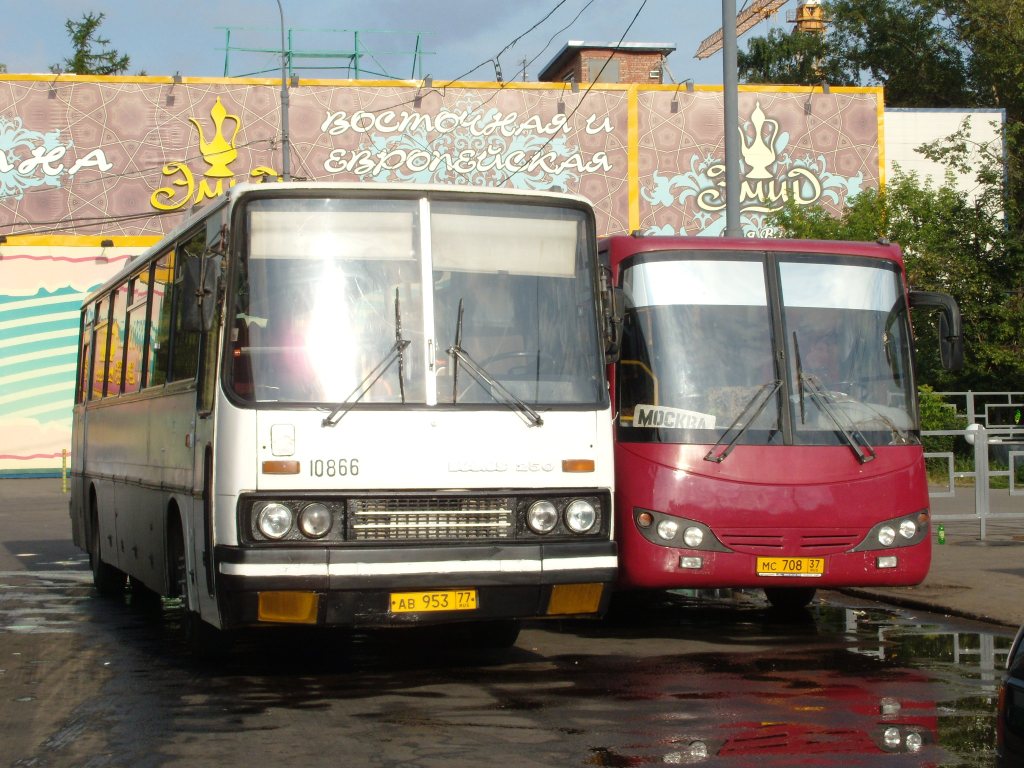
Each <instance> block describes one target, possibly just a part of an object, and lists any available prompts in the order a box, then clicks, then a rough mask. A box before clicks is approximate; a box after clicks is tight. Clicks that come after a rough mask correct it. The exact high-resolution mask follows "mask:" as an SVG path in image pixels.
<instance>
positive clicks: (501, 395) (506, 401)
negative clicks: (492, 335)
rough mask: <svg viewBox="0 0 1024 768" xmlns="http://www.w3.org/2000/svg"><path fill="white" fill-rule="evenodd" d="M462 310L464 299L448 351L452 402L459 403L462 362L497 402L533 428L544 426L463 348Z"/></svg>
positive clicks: (537, 417)
mask: <svg viewBox="0 0 1024 768" xmlns="http://www.w3.org/2000/svg"><path fill="white" fill-rule="evenodd" d="M462 310H463V305H462V299H459V319H458V321H457V322H456V324H455V342H454V343H453V344H452V345H451V346H450V347H448V350H447V351H448V354H449V355H451V356H452V402H453V403H455V402H457V401H458V380H459V363H460V362H461V363H462V364H463V365H464V366H465V367H466V370H467V371H469V373H470V374H471V375H472V376H473V378H474V379H476V380H477V381H478V382H479V383H480V385H481V386H482V387H483V389H484V390H486V391H487V393H488V394H489V395H490V396H491V397H492V398H493V399H494V401H495V402H498V403H501V404H503V405H507V406H508V407H509V408H511V409H512V410H514V411H515V412H516V413H518V414H519V415H520V416H522V417H523V419H524V420H525V421H526V423H527V424H529V425H530V426H531V427H540V426H543V424H544V419H542V418H541V415H540V414H539V413H537V411H536V410H534V409H533V408H532V407H530V405H529V404H527V403H525V402H523V401H522V400H520V399H519V398H518V397H516V396H515V395H513V394H512V393H511V392H509V391H508V389H506V388H505V386H504V385H503V384H502V383H501V382H500V381H498V380H497V379H496V378H494V376H492V375H491V374H489V373H488V372H487V371H485V370H484V369H483V368H482V367H480V365H479V363H477V362H476V361H475V360H474V359H473V358H472V357H470V354H469V353H468V352H467V351H466V350H465V349H463V348H462V316H463V311H462Z"/></svg>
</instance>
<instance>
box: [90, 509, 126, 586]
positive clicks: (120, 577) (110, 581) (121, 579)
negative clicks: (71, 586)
mask: <svg viewBox="0 0 1024 768" xmlns="http://www.w3.org/2000/svg"><path fill="white" fill-rule="evenodd" d="M89 567H90V568H92V583H93V586H95V587H96V591H97V592H98V593H99V594H100V595H102V596H103V597H120V596H122V595H124V587H125V583H126V577H125V575H124V572H123V571H121V570H120V569H118V568H115V567H114V566H112V565H110V564H109V563H105V562H103V560H102V559H101V558H100V524H99V519H98V516H97V515H96V514H93V515H92V521H91V526H90V532H89Z"/></svg>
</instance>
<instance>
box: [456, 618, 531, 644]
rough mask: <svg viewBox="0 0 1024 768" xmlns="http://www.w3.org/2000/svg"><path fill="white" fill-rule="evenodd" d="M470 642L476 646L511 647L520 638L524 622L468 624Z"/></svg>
mask: <svg viewBox="0 0 1024 768" xmlns="http://www.w3.org/2000/svg"><path fill="white" fill-rule="evenodd" d="M466 629H467V630H468V634H469V643H470V644H471V645H472V646H474V647H475V648H511V647H512V646H513V645H515V644H516V640H518V639H519V630H520V629H522V624H521V623H520V622H518V621H515V620H509V621H481V622H477V623H473V624H467V625H466Z"/></svg>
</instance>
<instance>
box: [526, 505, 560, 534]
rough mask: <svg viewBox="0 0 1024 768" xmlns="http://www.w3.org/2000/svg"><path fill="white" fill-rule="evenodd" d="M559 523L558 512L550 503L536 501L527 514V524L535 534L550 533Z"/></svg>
mask: <svg viewBox="0 0 1024 768" xmlns="http://www.w3.org/2000/svg"><path fill="white" fill-rule="evenodd" d="M557 523H558V510H557V509H556V508H555V505H554V504H552V503H551V502H550V501H535V502H533V504H531V505H530V508H529V509H528V510H527V512H526V524H527V525H528V526H530V530H531V531H533V532H534V533H550V532H551V531H552V530H553V529H554V527H555V525H556V524H557Z"/></svg>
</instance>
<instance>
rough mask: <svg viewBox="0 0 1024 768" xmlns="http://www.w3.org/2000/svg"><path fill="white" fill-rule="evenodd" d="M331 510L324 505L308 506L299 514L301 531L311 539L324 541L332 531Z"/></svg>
mask: <svg viewBox="0 0 1024 768" xmlns="http://www.w3.org/2000/svg"><path fill="white" fill-rule="evenodd" d="M331 522H332V520H331V510H329V509H328V508H327V507H326V506H324V505H323V504H308V505H306V506H305V507H303V509H302V511H301V512H299V530H301V531H302V532H303V533H304V534H305V535H306V536H308V537H309V538H311V539H322V538H323V537H324V536H326V535H327V534H328V533H329V532H330V530H331Z"/></svg>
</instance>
